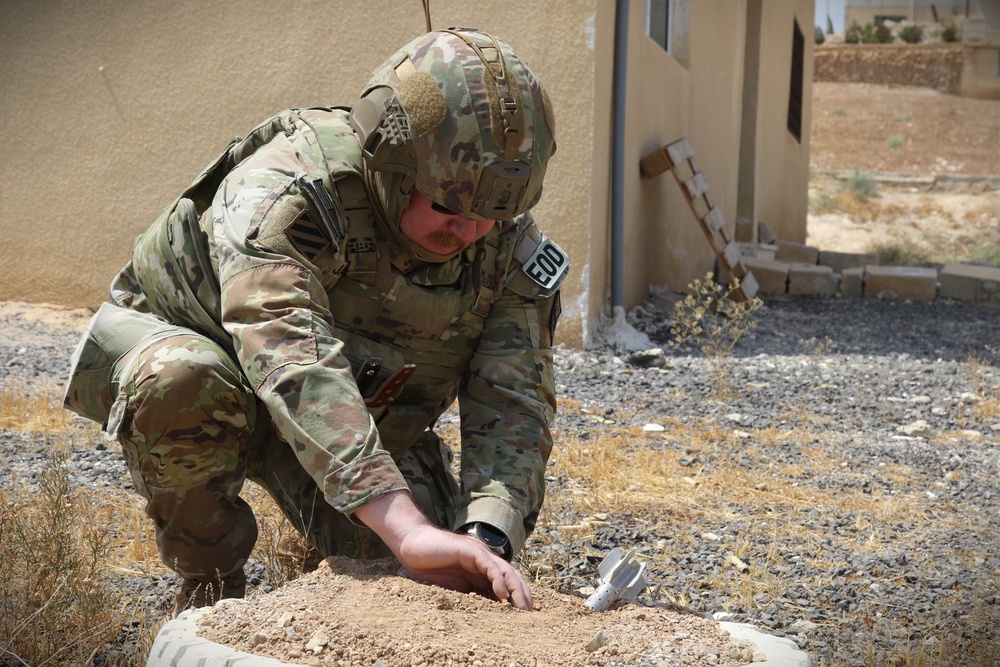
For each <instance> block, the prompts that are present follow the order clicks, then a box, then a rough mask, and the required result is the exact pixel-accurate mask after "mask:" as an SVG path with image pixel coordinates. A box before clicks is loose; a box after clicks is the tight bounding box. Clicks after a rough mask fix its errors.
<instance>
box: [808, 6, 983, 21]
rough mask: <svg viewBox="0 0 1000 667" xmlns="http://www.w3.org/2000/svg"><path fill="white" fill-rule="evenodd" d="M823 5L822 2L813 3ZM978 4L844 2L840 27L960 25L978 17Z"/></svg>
mask: <svg viewBox="0 0 1000 667" xmlns="http://www.w3.org/2000/svg"><path fill="white" fill-rule="evenodd" d="M817 2H824V0H817ZM978 4H979V0H846V6H845V15H844V26H845V27H846V26H850V25H851V23H854V22H857V23H858V25H864V24H866V23H873V24H877V23H880V22H882V21H884V20H889V21H909V22H911V23H932V22H937V21H959V22H960V21H962V20H963V19H965V18H969V17H971V16H973V15H978V14H979V9H978Z"/></svg>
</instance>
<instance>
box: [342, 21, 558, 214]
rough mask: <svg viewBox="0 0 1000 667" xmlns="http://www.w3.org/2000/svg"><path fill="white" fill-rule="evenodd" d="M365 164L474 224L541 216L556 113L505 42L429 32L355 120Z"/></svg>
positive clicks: (392, 65)
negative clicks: (536, 210) (537, 208)
mask: <svg viewBox="0 0 1000 667" xmlns="http://www.w3.org/2000/svg"><path fill="white" fill-rule="evenodd" d="M351 125H352V126H353V128H354V130H355V131H356V132H357V134H358V136H359V139H360V141H361V145H362V151H363V153H364V157H365V160H366V161H367V163H368V166H369V168H370V169H372V170H374V171H376V172H386V173H396V174H401V175H402V176H403V177H404V178H403V179H402V185H401V189H402V190H403V192H404V193H408V192H409V190H410V188H412V187H416V188H417V189H418V190H419V191H420V192H421V193H422V194H423V195H425V196H426V197H428V198H429V199H430V200H431V201H434V202H436V203H438V204H439V205H441V206H444V207H445V208H447V209H449V210H451V211H454V212H455V213H458V214H460V215H462V216H464V217H467V218H482V219H490V220H503V219H507V218H511V217H514V216H516V215H519V214H521V213H523V212H525V211H527V210H528V209H530V208H531V207H532V206H534V205H535V204H536V203H537V202H538V199H539V197H540V196H541V191H542V180H543V178H544V176H545V168H546V165H547V163H548V160H549V158H550V157H551V156H552V154H553V153H554V152H555V148H556V146H555V139H554V132H555V125H554V120H553V114H552V107H551V104H550V102H549V99H548V96H547V95H546V94H545V91H544V89H543V88H542V86H541V84H540V83H539V82H538V80H537V79H536V78H535V76H534V74H533V73H532V72H531V70H530V69H528V66H527V65H526V64H525V63H524V61H522V60H521V58H520V57H519V56H518V55H517V54H516V53H515V52H514V51H513V49H511V48H510V46H509V45H508V44H506V43H505V42H503V41H501V40H499V39H497V38H496V37H493V36H492V35H488V34H486V33H482V32H478V31H475V30H471V29H468V28H451V29H448V30H439V31H435V32H430V33H428V34H426V35H424V36H422V37H420V38H418V39H416V40H414V41H412V42H410V43H409V44H407V45H406V46H404V47H403V48H402V49H400V50H399V51H397V52H396V53H395V54H394V55H393V56H392V57H391V58H389V60H387V61H386V62H385V63H383V64H382V66H381V67H380V68H379V69H378V70H376V72H375V74H374V75H373V77H372V79H371V80H370V81H369V82H368V85H367V86H365V90H364V92H363V93H362V96H361V99H360V100H359V101H358V103H357V104H356V105H355V106H354V108H353V110H352V111H351Z"/></svg>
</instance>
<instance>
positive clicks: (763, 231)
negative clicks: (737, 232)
mask: <svg viewBox="0 0 1000 667" xmlns="http://www.w3.org/2000/svg"><path fill="white" fill-rule="evenodd" d="M757 241H758V242H759V243H766V244H768V245H774V244H775V243H777V242H778V237H777V236H775V234H774V232H773V231H771V226H770V225H768V224H767V223H766V222H764V221H763V220H759V221H757Z"/></svg>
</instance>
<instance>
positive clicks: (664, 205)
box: [623, 0, 745, 308]
mask: <svg viewBox="0 0 1000 667" xmlns="http://www.w3.org/2000/svg"><path fill="white" fill-rule="evenodd" d="M678 4H679V5H680V6H681V9H682V15H680V16H677V17H675V18H678V19H680V20H681V21H683V20H684V16H683V13H685V12H686V13H687V19H686V20H687V40H686V41H687V48H688V51H687V54H686V57H683V56H682V57H674V56H672V55H670V54H667V53H666V52H665V51H663V49H662V48H661V47H660V46H659V45H658V44H657V43H656V42H654V41H653V40H651V39H650V38H648V37H646V36H645V35H644V31H643V23H642V18H643V12H642V9H643V3H642V1H641V0H633V2H632V4H631V7H630V12H629V13H630V25H629V33H630V35H633V36H634V38H633V39H631V40H630V45H629V70H628V98H629V104H628V107H629V108H628V119H627V121H626V148H625V164H626V174H627V176H626V179H625V215H624V220H625V253H624V254H625V258H626V260H625V262H624V265H623V266H624V300H625V307H626V308H629V307H631V306H634V305H635V304H637V303H638V302H640V301H642V300H643V299H644V298H645V297H646V296H647V294H648V290H649V287H650V285H654V286H658V287H666V288H667V289H671V290H681V289H683V288H684V287H685V286H686V285H687V284H688V283H689V282H690V280H691V279H692V278H695V277H698V276H700V275H701V274H703V273H704V272H705V271H708V270H710V269H711V267H712V262H713V255H712V253H711V249H710V248H709V246H708V244H707V243H706V241H705V237H704V235H703V233H702V232H701V229H700V228H699V227H698V224H697V222H696V220H695V218H694V217H693V214H692V213H691V211H690V209H689V208H688V206H687V203H686V200H685V199H684V197H683V195H682V194H681V192H680V190H679V188H678V186H677V184H676V182H675V180H674V178H673V176H671V175H670V174H669V173H665V174H661V175H660V176H657V177H656V178H653V179H642V178H641V177H640V174H639V169H638V165H639V160H640V159H641V158H642V157H643V156H644V155H646V154H648V153H650V152H652V151H654V150H656V149H657V148H660V147H661V146H663V145H665V144H668V143H671V142H673V141H676V140H678V139H681V138H684V137H687V138H688V139H689V140H690V141H691V144H692V145H693V147H694V150H695V159H696V161H697V163H698V166H699V167H700V169H701V170H702V171H703V172H704V174H705V176H706V178H707V179H708V182H709V185H710V190H709V192H710V194H711V196H712V199H713V200H714V201H715V203H716V205H717V206H719V208H720V209H721V210H722V212H723V214H724V215H725V217H726V220H727V222H728V223H730V224H729V226H730V227H731V226H732V224H731V223H732V221H733V219H734V213H735V205H736V200H735V193H736V177H737V170H736V168H737V161H736V160H735V159H734V157H735V156H736V155H737V154H738V147H739V117H740V112H739V103H740V96H741V92H740V90H741V88H740V86H741V80H742V65H741V57H742V43H743V23H742V20H741V17H742V16H743V15H744V14H745V12H744V11H743V9H742V8H743V6H744V4H745V3H744V2H743V1H742V0H739V1H736V0H697V2H690V3H688V2H683V1H682V2H679V3H678ZM722 17H725V20H722ZM675 23H680V21H676V22H675ZM678 28H680V29H683V24H681V25H679V26H678Z"/></svg>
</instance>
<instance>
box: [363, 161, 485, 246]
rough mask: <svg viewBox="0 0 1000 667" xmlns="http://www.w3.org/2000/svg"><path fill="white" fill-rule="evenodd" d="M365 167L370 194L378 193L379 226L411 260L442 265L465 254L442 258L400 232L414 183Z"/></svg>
mask: <svg viewBox="0 0 1000 667" xmlns="http://www.w3.org/2000/svg"><path fill="white" fill-rule="evenodd" d="M363 164H364V172H365V182H366V183H368V189H369V191H370V192H373V193H374V194H375V197H374V199H375V201H374V202H373V203H374V205H373V206H372V212H373V213H374V214H375V221H376V224H378V225H379V226H380V227H382V229H384V230H385V231H386V233H387V235H388V236H389V240H390V241H392V242H393V243H394V244H395V245H396V246H398V247H399V248H400V249H401V250H402V251H403V252H405V253H406V254H407V255H409V256H410V257H413V258H415V259H418V260H420V261H421V262H426V263H428V264H442V263H444V262H447V261H449V260H451V259H453V258H455V257H457V256H458V255H459V254H460V253H462V252H464V251H465V248H464V247H462V248H456V249H455V250H454V251H453V252H450V253H448V254H446V255H441V254H438V253H436V252H433V251H431V250H428V249H427V248H425V247H423V246H422V245H420V244H419V243H417V242H416V241H414V240H413V239H411V238H410V237H408V236H406V234H404V233H403V231H402V229H400V226H399V220H400V218H401V217H402V215H403V211H404V210H405V209H406V207H407V206H408V205H409V203H410V191H411V190H412V189H413V181H412V180H411V179H409V178H408V177H406V176H404V175H402V174H395V173H389V172H377V171H372V170H371V169H370V168H369V167H368V164H367V163H363Z"/></svg>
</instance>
